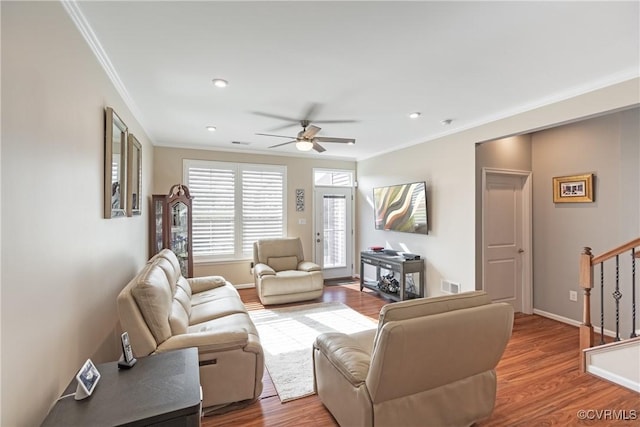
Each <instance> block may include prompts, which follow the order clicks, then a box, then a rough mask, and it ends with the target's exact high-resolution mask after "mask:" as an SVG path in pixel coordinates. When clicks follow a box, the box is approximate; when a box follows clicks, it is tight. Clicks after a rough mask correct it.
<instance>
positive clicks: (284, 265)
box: [267, 255, 298, 272]
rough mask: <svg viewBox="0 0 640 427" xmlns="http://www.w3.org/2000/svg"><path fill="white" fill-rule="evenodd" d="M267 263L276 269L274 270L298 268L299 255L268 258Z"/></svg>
mask: <svg viewBox="0 0 640 427" xmlns="http://www.w3.org/2000/svg"><path fill="white" fill-rule="evenodd" d="M267 265H268V266H269V267H271V268H273V269H274V271H276V272H278V271H285V270H296V269H297V268H298V257H297V256H295V255H291V256H279V257H269V258H267Z"/></svg>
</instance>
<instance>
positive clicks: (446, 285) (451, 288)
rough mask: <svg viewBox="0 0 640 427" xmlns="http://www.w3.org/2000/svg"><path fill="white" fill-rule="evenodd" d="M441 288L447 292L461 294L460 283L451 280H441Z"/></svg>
mask: <svg viewBox="0 0 640 427" xmlns="http://www.w3.org/2000/svg"><path fill="white" fill-rule="evenodd" d="M440 290H441V291H442V292H444V293H445V294H459V293H460V283H456V282H450V281H448V280H444V279H442V281H441V282H440Z"/></svg>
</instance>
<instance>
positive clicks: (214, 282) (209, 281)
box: [187, 276, 227, 294]
mask: <svg viewBox="0 0 640 427" xmlns="http://www.w3.org/2000/svg"><path fill="white" fill-rule="evenodd" d="M187 282H188V283H189V286H191V292H193V293H194V294H197V293H199V292H204V291H208V290H210V289H215V288H219V287H220V286H224V285H225V284H226V283H227V280H226V279H225V278H224V277H222V276H205V277H191V278H189V279H187Z"/></svg>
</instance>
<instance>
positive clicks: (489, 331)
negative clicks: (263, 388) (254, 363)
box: [313, 292, 513, 427]
mask: <svg viewBox="0 0 640 427" xmlns="http://www.w3.org/2000/svg"><path fill="white" fill-rule="evenodd" d="M512 325H513V309H512V307H511V306H510V305H509V304H505V303H498V304H492V303H491V301H490V299H489V297H488V296H487V295H486V294H485V293H484V292H469V293H463V294H459V295H455V296H445V297H436V298H420V299H415V300H409V301H403V302H398V303H393V304H387V305H385V306H384V307H383V308H382V310H381V311H380V317H379V323H378V329H377V330H373V331H365V332H360V333H356V334H352V335H346V334H341V333H325V334H322V335H320V336H318V338H316V341H315V343H314V346H313V362H314V375H315V387H316V391H317V393H318V395H319V397H320V400H321V401H322V403H323V404H324V405H325V406H326V407H327V409H328V410H329V411H330V412H331V414H332V415H333V416H334V418H335V419H336V421H338V423H339V424H340V425H341V426H343V427H347V426H358V427H365V426H390V427H395V426H403V427H410V426H443V427H444V426H450V427H456V426H469V425H472V424H473V423H475V422H476V421H478V420H481V419H483V418H486V417H488V416H489V415H491V412H492V411H493V407H494V404H495V399H496V373H495V367H496V365H497V364H498V361H499V360H500V357H502V353H503V351H504V349H505V346H506V345H507V341H508V340H509V337H510V336H511V329H512Z"/></svg>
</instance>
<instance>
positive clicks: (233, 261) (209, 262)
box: [193, 258, 253, 265]
mask: <svg viewBox="0 0 640 427" xmlns="http://www.w3.org/2000/svg"><path fill="white" fill-rule="evenodd" d="M251 261H253V259H251V258H243V259H236V258H228V259H207V258H204V259H195V258H194V260H193V263H194V264H197V265H219V264H246V263H248V262H251Z"/></svg>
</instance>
